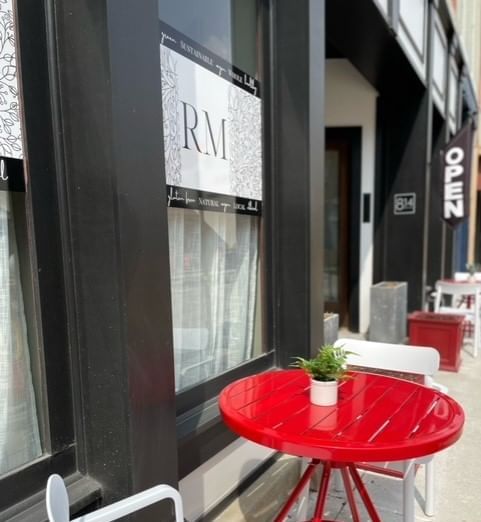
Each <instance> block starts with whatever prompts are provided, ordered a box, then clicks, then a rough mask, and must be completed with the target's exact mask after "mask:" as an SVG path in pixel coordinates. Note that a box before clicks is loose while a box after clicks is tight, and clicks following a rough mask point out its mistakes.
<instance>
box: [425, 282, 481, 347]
mask: <svg viewBox="0 0 481 522" xmlns="http://www.w3.org/2000/svg"><path fill="white" fill-rule="evenodd" d="M445 296H448V297H450V298H451V304H450V305H445V304H443V297H445ZM469 296H471V297H472V299H473V302H472V303H471V307H468V306H466V299H464V298H465V297H469ZM434 311H435V312H438V313H442V314H455V315H462V316H464V317H465V318H466V319H467V320H468V321H470V322H471V323H472V325H473V356H474V357H477V355H478V349H479V341H480V334H481V326H480V321H481V283H464V282H458V283H455V282H450V281H437V282H436V294H435V300H434Z"/></svg>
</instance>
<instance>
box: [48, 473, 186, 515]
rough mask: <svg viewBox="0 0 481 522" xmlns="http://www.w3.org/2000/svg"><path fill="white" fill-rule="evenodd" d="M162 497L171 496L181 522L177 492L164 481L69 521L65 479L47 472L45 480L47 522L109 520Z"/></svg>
mask: <svg viewBox="0 0 481 522" xmlns="http://www.w3.org/2000/svg"><path fill="white" fill-rule="evenodd" d="M164 499H171V500H172V501H173V503H174V508H175V521H176V522H184V513H183V507H182V499H181V496H180V493H179V492H178V491H177V490H176V489H174V488H173V487H171V486H168V485H166V484H161V485H159V486H154V487H153V488H150V489H146V490H145V491H142V492H140V493H137V494H135V495H132V496H130V497H128V498H125V499H123V500H119V501H118V502H115V503H113V504H110V505H109V506H106V507H103V508H100V509H97V510H96V511H94V512H92V513H89V514H88V515H83V516H82V517H79V518H75V519H73V520H72V521H70V518H69V501H68V495H67V489H66V487H65V483H64V481H63V479H62V477H60V475H51V476H50V477H49V479H48V482H47V491H46V498H45V501H46V505H47V515H48V519H49V521H50V522H111V521H113V520H118V519H120V518H122V517H125V516H127V515H130V514H131V513H135V512H136V511H139V510H141V509H143V508H145V507H147V506H150V505H152V504H155V503H156V502H160V501H161V500H164Z"/></svg>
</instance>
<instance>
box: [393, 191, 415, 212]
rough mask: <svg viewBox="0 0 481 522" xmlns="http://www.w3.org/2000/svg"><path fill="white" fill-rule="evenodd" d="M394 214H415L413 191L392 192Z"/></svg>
mask: <svg viewBox="0 0 481 522" xmlns="http://www.w3.org/2000/svg"><path fill="white" fill-rule="evenodd" d="M394 214H395V215H396V216H402V215H405V214H416V194H415V193H414V192H403V193H402V194H394Z"/></svg>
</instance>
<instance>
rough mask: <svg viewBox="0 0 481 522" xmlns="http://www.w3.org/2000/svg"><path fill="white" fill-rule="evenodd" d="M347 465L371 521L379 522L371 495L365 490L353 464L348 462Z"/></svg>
mask: <svg viewBox="0 0 481 522" xmlns="http://www.w3.org/2000/svg"><path fill="white" fill-rule="evenodd" d="M348 467H349V471H350V472H351V476H352V480H354V484H355V485H356V488H357V490H358V491H359V494H360V495H361V498H362V501H363V502H364V505H365V506H366V509H367V512H368V513H369V516H370V517H371V520H372V522H381V518H380V517H379V515H378V513H377V510H376V508H375V507H374V504H373V503H372V500H371V497H370V496H369V493H368V492H367V489H366V488H365V486H364V483H363V482H362V479H361V477H360V475H359V473H358V471H357V469H356V466H355V464H348Z"/></svg>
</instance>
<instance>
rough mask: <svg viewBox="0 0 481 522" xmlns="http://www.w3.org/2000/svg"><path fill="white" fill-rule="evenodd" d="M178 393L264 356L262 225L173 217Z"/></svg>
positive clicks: (192, 214) (212, 215)
mask: <svg viewBox="0 0 481 522" xmlns="http://www.w3.org/2000/svg"><path fill="white" fill-rule="evenodd" d="M169 241H170V264H171V279H172V310H173V327H174V350H175V351H174V354H175V369H176V387H177V389H183V388H186V387H188V386H191V385H194V384H197V383H199V382H201V381H203V380H206V379H209V378H211V377H214V376H216V375H218V374H220V373H222V372H224V371H226V370H228V369H230V368H233V367H235V366H237V365H239V364H241V363H243V362H245V361H246V360H249V359H251V358H252V357H255V356H256V355H260V353H261V342H260V328H259V326H260V325H259V306H260V300H259V297H260V292H259V290H258V288H259V285H258V274H259V270H258V266H259V219H258V218H256V217H252V216H243V215H236V214H223V213H217V212H209V211H205V212H203V211H192V210H184V209H169Z"/></svg>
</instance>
